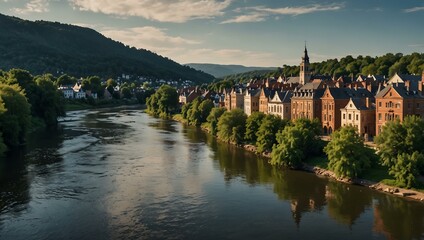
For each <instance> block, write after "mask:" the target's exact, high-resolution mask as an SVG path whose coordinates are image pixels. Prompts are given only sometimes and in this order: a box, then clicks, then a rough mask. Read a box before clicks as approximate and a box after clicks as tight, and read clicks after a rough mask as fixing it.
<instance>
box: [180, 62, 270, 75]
mask: <svg viewBox="0 0 424 240" xmlns="http://www.w3.org/2000/svg"><path fill="white" fill-rule="evenodd" d="M185 65H186V66H189V67H192V68H194V69H197V70H200V71H202V72H205V73H209V74H210V75H212V76H215V77H216V78H221V77H224V76H228V75H234V74H239V73H245V72H251V71H259V70H261V71H262V70H275V69H276V68H275V67H246V66H242V65H220V64H210V63H187V64H185Z"/></svg>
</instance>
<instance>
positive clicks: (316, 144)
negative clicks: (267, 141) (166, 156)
mask: <svg viewBox="0 0 424 240" xmlns="http://www.w3.org/2000/svg"><path fill="white" fill-rule="evenodd" d="M320 132H321V127H320V123H319V120H318V119H314V120H312V121H311V120H309V119H298V120H297V121H295V122H294V125H287V126H286V127H285V128H284V129H283V130H282V131H279V132H278V133H277V144H275V145H274V146H273V148H272V154H271V155H272V158H271V161H270V163H271V164H272V165H278V166H286V167H294V168H296V167H299V166H300V165H301V164H302V163H303V162H304V161H305V160H306V158H308V157H312V156H314V155H318V154H319V153H320V151H321V147H322V144H321V142H320V141H321V140H320V139H319V134H320Z"/></svg>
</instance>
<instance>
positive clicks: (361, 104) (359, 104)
mask: <svg viewBox="0 0 424 240" xmlns="http://www.w3.org/2000/svg"><path fill="white" fill-rule="evenodd" d="M350 100H351V101H352V103H353V105H355V108H356V109H358V110H369V109H374V108H375V107H374V106H370V107H369V108H368V107H367V104H366V102H365V101H364V99H360V98H351V99H350ZM348 104H349V103H348Z"/></svg>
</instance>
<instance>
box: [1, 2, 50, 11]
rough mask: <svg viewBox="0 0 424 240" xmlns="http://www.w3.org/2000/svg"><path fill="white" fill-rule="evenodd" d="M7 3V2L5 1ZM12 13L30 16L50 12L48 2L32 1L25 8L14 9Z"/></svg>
mask: <svg viewBox="0 0 424 240" xmlns="http://www.w3.org/2000/svg"><path fill="white" fill-rule="evenodd" d="M5 2H7V1H5ZM11 10H12V12H15V13H17V14H28V13H43V12H48V11H49V1H48V0H31V1H29V2H28V3H27V4H25V7H23V8H12V9H11Z"/></svg>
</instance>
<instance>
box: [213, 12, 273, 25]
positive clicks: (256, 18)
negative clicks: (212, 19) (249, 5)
mask: <svg viewBox="0 0 424 240" xmlns="http://www.w3.org/2000/svg"><path fill="white" fill-rule="evenodd" d="M264 16H265V15H264V14H260V13H254V14H250V15H240V16H237V17H235V18H233V19H229V20H226V21H223V22H221V24H225V23H243V22H263V21H265V18H264Z"/></svg>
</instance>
